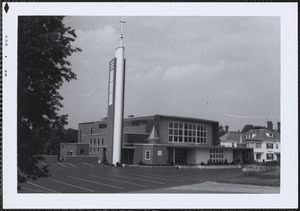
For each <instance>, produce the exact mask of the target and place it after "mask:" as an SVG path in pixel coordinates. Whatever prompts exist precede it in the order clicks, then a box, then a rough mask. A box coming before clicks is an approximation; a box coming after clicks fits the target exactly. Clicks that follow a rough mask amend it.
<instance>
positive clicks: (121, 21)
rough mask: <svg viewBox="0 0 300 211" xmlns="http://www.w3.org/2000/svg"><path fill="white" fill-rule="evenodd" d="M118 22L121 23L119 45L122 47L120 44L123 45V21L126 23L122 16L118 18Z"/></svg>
mask: <svg viewBox="0 0 300 211" xmlns="http://www.w3.org/2000/svg"><path fill="white" fill-rule="evenodd" d="M119 22H120V24H121V36H120V38H121V41H120V46H121V47H122V46H123V25H124V23H126V22H125V21H124V18H123V17H122V18H121V20H120V21H119Z"/></svg>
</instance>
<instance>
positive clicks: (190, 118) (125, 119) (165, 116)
mask: <svg viewBox="0 0 300 211" xmlns="http://www.w3.org/2000/svg"><path fill="white" fill-rule="evenodd" d="M155 116H158V117H162V118H174V119H182V120H191V121H201V122H207V123H219V122H218V121H214V120H208V119H200V118H195V117H183V116H171V115H161V114H155V115H152V116H136V117H126V118H124V119H123V120H124V121H128V120H137V119H149V118H154V117H155ZM106 122H107V120H99V121H94V122H82V123H79V124H80V125H81V124H92V123H106Z"/></svg>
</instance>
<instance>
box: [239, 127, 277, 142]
mask: <svg viewBox="0 0 300 211" xmlns="http://www.w3.org/2000/svg"><path fill="white" fill-rule="evenodd" d="M247 135H254V136H253V137H251V138H247ZM244 140H245V141H251V140H259V141H262V140H280V133H279V132H278V131H272V130H269V129H251V130H249V131H248V132H246V133H245V134H244Z"/></svg>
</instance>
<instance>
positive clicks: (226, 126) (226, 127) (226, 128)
mask: <svg viewBox="0 0 300 211" xmlns="http://www.w3.org/2000/svg"><path fill="white" fill-rule="evenodd" d="M228 131H229V126H228V125H225V134H226V133H228Z"/></svg>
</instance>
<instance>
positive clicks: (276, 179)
mask: <svg viewBox="0 0 300 211" xmlns="http://www.w3.org/2000/svg"><path fill="white" fill-rule="evenodd" d="M217 182H225V183H235V184H248V185H262V186H275V187H279V186H280V169H279V168H276V169H272V170H270V171H266V172H262V173H261V174H257V175H247V174H243V175H240V176H237V177H229V178H224V179H221V180H218V181H217Z"/></svg>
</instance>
